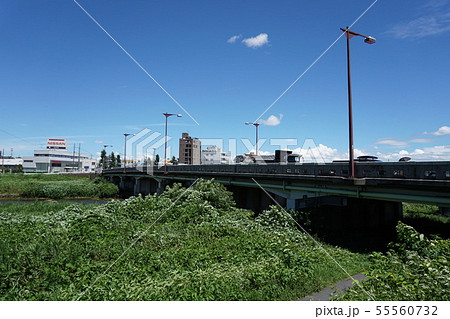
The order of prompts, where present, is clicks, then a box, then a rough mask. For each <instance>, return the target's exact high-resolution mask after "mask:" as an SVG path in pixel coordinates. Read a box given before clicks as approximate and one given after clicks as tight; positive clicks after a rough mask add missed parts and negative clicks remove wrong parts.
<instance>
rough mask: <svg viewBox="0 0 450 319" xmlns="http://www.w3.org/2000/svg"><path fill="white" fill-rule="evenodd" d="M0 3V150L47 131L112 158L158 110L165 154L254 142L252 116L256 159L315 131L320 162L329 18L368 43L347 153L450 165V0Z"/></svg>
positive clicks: (329, 131) (154, 121)
mask: <svg viewBox="0 0 450 319" xmlns="http://www.w3.org/2000/svg"><path fill="white" fill-rule="evenodd" d="M1 7H2V10H1V11H0V36H1V39H2V46H0V54H1V57H2V58H1V59H0V68H1V70H2V72H1V76H0V103H1V105H2V108H1V109H2V111H3V112H2V121H1V125H0V150H1V149H5V154H6V155H9V153H10V149H11V148H14V154H13V155H14V156H27V155H32V152H33V150H35V149H39V148H41V147H45V144H46V140H47V138H64V139H67V140H68V142H69V149H70V148H71V147H73V143H77V144H78V143H82V146H81V148H82V152H83V153H87V154H92V155H93V156H94V157H96V156H98V155H99V153H100V151H101V149H102V148H103V144H109V145H113V147H112V148H108V153H109V152H111V151H114V153H116V154H117V153H119V154H121V155H123V151H124V138H123V133H136V134H137V133H139V132H140V131H141V130H143V129H145V128H148V129H150V130H151V131H152V132H159V133H161V134H163V133H164V116H163V115H162V113H164V112H170V113H180V114H182V115H183V117H182V118H170V119H169V135H170V136H171V137H172V139H171V140H170V142H169V145H170V147H171V149H172V150H173V151H174V152H172V154H171V155H175V156H178V139H179V138H180V137H181V133H182V132H188V133H189V134H190V135H191V136H193V137H197V138H200V139H202V140H205V141H211V140H213V139H215V140H217V139H223V142H222V144H223V145H224V150H225V151H226V152H228V151H233V152H234V151H235V152H236V153H237V154H242V153H246V152H249V151H251V150H252V149H253V150H254V144H255V141H254V139H255V131H254V127H253V126H247V125H244V123H245V122H247V121H248V122H253V121H256V120H258V122H259V123H260V124H261V125H260V126H259V133H260V134H259V136H260V138H261V139H265V140H266V142H265V143H262V141H261V143H260V152H261V154H268V153H273V152H274V151H275V149H277V148H278V147H279V146H276V145H271V143H270V141H269V140H270V139H276V141H278V144H279V143H280V141H282V140H283V141H284V142H285V143H286V145H288V144H289V146H288V147H289V148H290V149H292V150H295V151H297V152H300V148H301V147H302V146H303V144H304V142H305V141H313V142H314V145H315V147H316V148H315V149H314V151H316V152H318V153H320V154H321V156H322V157H323V158H324V159H325V160H327V161H328V160H332V159H345V158H346V157H347V156H348V155H347V152H348V115H347V110H348V107H347V73H346V71H347V65H346V44H345V37H344V36H342V37H340V36H341V35H342V31H340V29H339V28H341V27H346V26H348V25H352V23H353V22H355V21H357V22H356V23H355V24H354V25H353V26H352V30H353V31H355V32H359V33H362V34H365V35H370V36H373V37H375V38H376V39H377V42H376V43H375V44H372V45H367V44H365V43H364V42H363V39H362V38H358V37H356V38H353V39H351V41H350V42H351V56H352V85H353V104H354V136H355V156H359V155H375V156H378V157H379V158H381V159H383V160H389V161H397V160H398V159H399V158H401V157H403V156H410V157H412V158H413V160H450V107H449V101H450V90H449V74H450V58H449V56H448V52H450V43H449V42H448V41H447V38H448V36H449V34H450V0H425V1H419V0H412V1H408V2H397V1H386V0H378V1H375V0H368V1H365V0H364V1H361V0H348V1H339V2H337V1H332V0H324V1H320V2H319V1H316V2H312V1H298V0H289V1H242V0H230V1H226V2H224V1H216V0H210V1H189V2H185V1H175V0H168V1H164V2H161V1H141V0H130V1H119V0H116V1H111V0H97V1H87V0H76V1H74V0H64V1H62V0H48V1H17V0H4V1H2V5H1ZM368 8H370V9H368ZM83 9H84V10H85V11H83ZM367 9H368V10H367ZM366 10H367V12H365V11H366ZM364 12H365V14H364V15H362V14H363V13H364ZM361 15H362V16H361ZM358 18H359V19H358ZM94 20H95V21H94ZM102 28H103V29H102ZM339 37H340V38H339ZM338 38H339V40H337V39H338ZM336 40H337V41H336ZM335 41H336V42H335ZM334 42H335V43H334ZM333 43H334V44H333ZM322 54H323V55H322ZM321 55H322V56H321ZM314 62H315V63H314ZM262 114H263V115H262ZM261 115H262V116H261ZM243 140H246V141H247V142H244V141H243ZM229 141H236V142H231V144H230V142H229ZM295 141H297V143H294V142H295ZM233 143H235V144H236V146H235V147H234V146H233V148H234V150H230V149H229V148H228V145H229V144H230V145H234V144H233ZM293 143H294V144H293ZM272 144H273V143H272ZM203 145H204V146H205V147H206V146H207V145H205V144H203ZM308 145H309V144H308ZM252 146H253V147H252ZM127 152H128V150H127ZM156 153H158V154H160V156H162V155H163V154H164V149H163V146H161V145H159V146H158V148H157V150H156ZM128 155H131V154H130V153H128Z"/></svg>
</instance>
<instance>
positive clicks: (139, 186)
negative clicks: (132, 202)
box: [133, 177, 141, 196]
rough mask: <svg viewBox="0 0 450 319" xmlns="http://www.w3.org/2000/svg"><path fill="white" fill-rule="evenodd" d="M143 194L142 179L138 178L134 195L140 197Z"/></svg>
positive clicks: (135, 180) (135, 181)
mask: <svg viewBox="0 0 450 319" xmlns="http://www.w3.org/2000/svg"><path fill="white" fill-rule="evenodd" d="M140 192H141V178H140V177H136V178H135V179H134V191H133V194H134V195H135V196H137V195H139V194H140Z"/></svg>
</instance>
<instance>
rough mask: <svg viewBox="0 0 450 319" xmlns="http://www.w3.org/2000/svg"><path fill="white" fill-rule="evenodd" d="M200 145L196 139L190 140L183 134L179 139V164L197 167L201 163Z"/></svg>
mask: <svg viewBox="0 0 450 319" xmlns="http://www.w3.org/2000/svg"><path fill="white" fill-rule="evenodd" d="M201 148H202V143H201V142H200V140H199V139H197V138H192V137H190V136H189V134H188V133H183V134H182V135H181V138H180V149H179V159H178V163H180V164H191V165H199V164H200V163H201Z"/></svg>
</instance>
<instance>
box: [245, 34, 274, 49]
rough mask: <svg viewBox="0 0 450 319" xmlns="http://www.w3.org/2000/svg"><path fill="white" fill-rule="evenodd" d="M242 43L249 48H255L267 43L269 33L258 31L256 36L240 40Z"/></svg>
mask: <svg viewBox="0 0 450 319" xmlns="http://www.w3.org/2000/svg"><path fill="white" fill-rule="evenodd" d="M242 43H244V44H245V45H246V46H247V47H249V48H252V49H257V48H260V47H262V46H263V45H266V44H268V43H269V35H268V34H267V33H260V34H258V35H257V36H256V37H253V38H246V39H244V40H242Z"/></svg>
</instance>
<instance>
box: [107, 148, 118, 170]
mask: <svg viewBox="0 0 450 319" xmlns="http://www.w3.org/2000/svg"><path fill="white" fill-rule="evenodd" d="M109 159H110V161H109V167H110V168H113V167H116V166H117V165H116V155H114V152H111V155H110V156H109Z"/></svg>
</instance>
